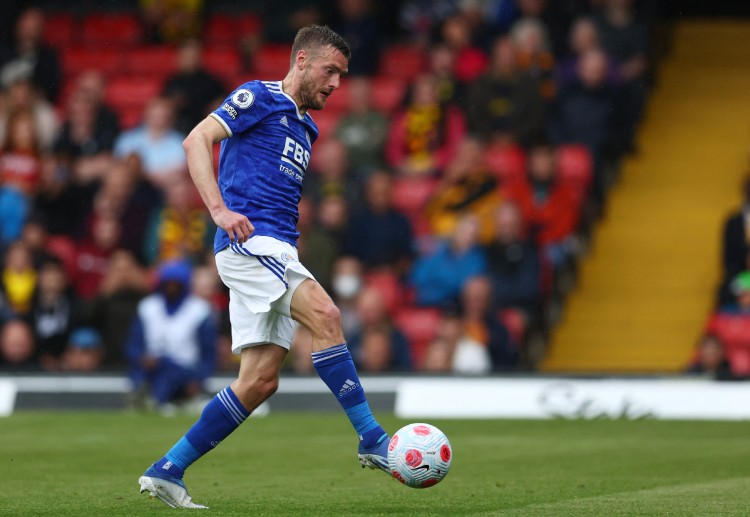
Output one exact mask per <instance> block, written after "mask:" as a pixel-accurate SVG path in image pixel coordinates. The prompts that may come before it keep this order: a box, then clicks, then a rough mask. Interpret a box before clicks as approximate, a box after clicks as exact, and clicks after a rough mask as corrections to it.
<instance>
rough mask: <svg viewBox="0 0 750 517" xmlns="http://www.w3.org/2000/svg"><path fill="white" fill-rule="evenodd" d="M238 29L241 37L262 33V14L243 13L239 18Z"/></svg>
mask: <svg viewBox="0 0 750 517" xmlns="http://www.w3.org/2000/svg"><path fill="white" fill-rule="evenodd" d="M237 29H238V31H239V32H238V35H239V36H240V37H243V36H247V35H249V34H260V32H261V31H262V30H263V20H262V18H261V17H260V16H258V15H257V14H254V13H245V14H241V15H240V16H239V17H238V18H237Z"/></svg>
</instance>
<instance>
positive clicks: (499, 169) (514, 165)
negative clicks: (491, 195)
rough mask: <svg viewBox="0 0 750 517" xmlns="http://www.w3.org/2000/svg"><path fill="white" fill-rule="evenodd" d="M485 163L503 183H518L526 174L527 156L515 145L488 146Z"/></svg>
mask: <svg viewBox="0 0 750 517" xmlns="http://www.w3.org/2000/svg"><path fill="white" fill-rule="evenodd" d="M484 163H485V165H486V166H487V169H489V171H490V172H492V173H493V174H495V176H497V178H498V179H499V180H500V182H501V183H508V182H514V181H518V180H520V179H523V178H524V175H525V173H526V156H525V154H524V152H523V149H521V148H520V147H518V146H514V145H490V146H488V147H487V150H486V151H485V154H484Z"/></svg>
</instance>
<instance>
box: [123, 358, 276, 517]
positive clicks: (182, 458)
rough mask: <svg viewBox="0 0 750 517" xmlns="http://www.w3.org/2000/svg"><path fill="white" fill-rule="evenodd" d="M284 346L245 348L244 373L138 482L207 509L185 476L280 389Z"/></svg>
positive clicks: (177, 502)
mask: <svg viewBox="0 0 750 517" xmlns="http://www.w3.org/2000/svg"><path fill="white" fill-rule="evenodd" d="M286 353H287V351H286V349H285V348H282V347H280V346H278V345H273V344H263V345H257V346H252V347H248V348H244V349H242V352H241V354H242V355H241V359H240V373H239V376H238V378H237V380H235V381H234V382H233V383H232V384H231V385H230V386H228V387H227V388H225V389H224V390H222V391H220V392H219V393H218V394H217V395H216V396H215V397H214V398H213V399H212V400H211V401H210V402H209V403H208V404H207V405H206V407H205V408H204V410H203V413H202V414H201V416H200V418H199V419H198V421H197V422H196V423H195V424H194V425H193V427H191V428H190V430H189V431H188V432H187V433H186V434H185V435H184V436H183V437H182V438H180V440H179V441H178V442H177V443H175V444H174V446H173V447H172V448H171V449H170V450H169V451H168V452H167V453H166V454H165V455H164V457H162V458H161V459H159V460H158V461H156V462H155V463H154V464H153V465H151V466H150V467H149V468H148V470H146V472H145V473H144V474H143V476H141V477H140V479H139V480H138V482H139V484H140V486H141V492H148V493H149V494H150V495H151V496H152V497H157V498H159V499H160V500H162V501H163V502H164V503H165V504H167V505H168V506H171V507H173V508H205V506H201V505H196V504H195V503H193V502H192V499H191V497H190V495H189V494H188V491H187V488H186V487H185V484H184V482H183V481H182V477H183V475H184V473H185V470H186V469H187V468H188V467H189V466H190V465H192V464H193V463H194V462H195V461H196V460H198V459H199V458H200V457H202V456H203V455H205V454H206V453H208V452H209V451H211V450H212V449H213V448H214V447H216V446H217V445H219V443H221V441H222V440H224V438H226V437H227V436H229V435H230V434H231V433H232V432H233V431H234V430H235V429H237V428H238V427H239V426H240V425H241V424H242V422H244V421H245V419H246V418H247V417H248V416H249V415H250V413H251V412H252V411H253V410H255V409H256V408H257V407H258V406H259V405H260V404H261V403H263V401H265V400H266V399H268V398H269V397H270V396H271V395H273V394H274V393H275V392H276V388H277V387H278V382H279V371H280V369H281V365H282V363H283V362H284V357H285V356H286Z"/></svg>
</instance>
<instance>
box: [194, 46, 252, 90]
mask: <svg viewBox="0 0 750 517" xmlns="http://www.w3.org/2000/svg"><path fill="white" fill-rule="evenodd" d="M203 66H204V68H205V69H206V70H207V71H209V72H211V73H212V74H215V75H216V76H218V77H219V78H220V79H221V80H223V81H225V82H226V83H227V84H231V85H232V88H234V86H235V81H236V78H237V76H238V75H239V74H240V73H241V72H242V69H243V67H242V58H241V57H240V53H239V52H238V51H237V50H235V49H233V48H224V47H207V48H205V49H204V50H203Z"/></svg>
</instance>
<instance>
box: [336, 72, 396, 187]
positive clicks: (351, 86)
mask: <svg viewBox="0 0 750 517" xmlns="http://www.w3.org/2000/svg"><path fill="white" fill-rule="evenodd" d="M348 93H349V105H350V106H351V107H350V109H349V111H348V112H347V113H346V114H345V115H344V116H343V117H341V120H340V121H339V123H338V125H337V126H336V131H335V133H334V135H335V137H336V139H337V140H338V141H340V142H341V143H342V144H343V145H344V147H346V152H347V155H348V156H349V161H350V162H351V167H352V169H353V170H354V173H355V175H356V176H357V177H362V176H363V175H366V174H367V173H369V172H371V171H372V170H373V169H376V168H378V167H382V166H383V149H384V148H385V141H386V136H387V134H388V119H386V118H385V116H384V115H383V114H382V113H380V112H379V111H377V110H375V109H374V108H373V106H372V88H371V84H370V80H369V79H367V78H364V77H355V78H353V79H351V80H350V81H348Z"/></svg>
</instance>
